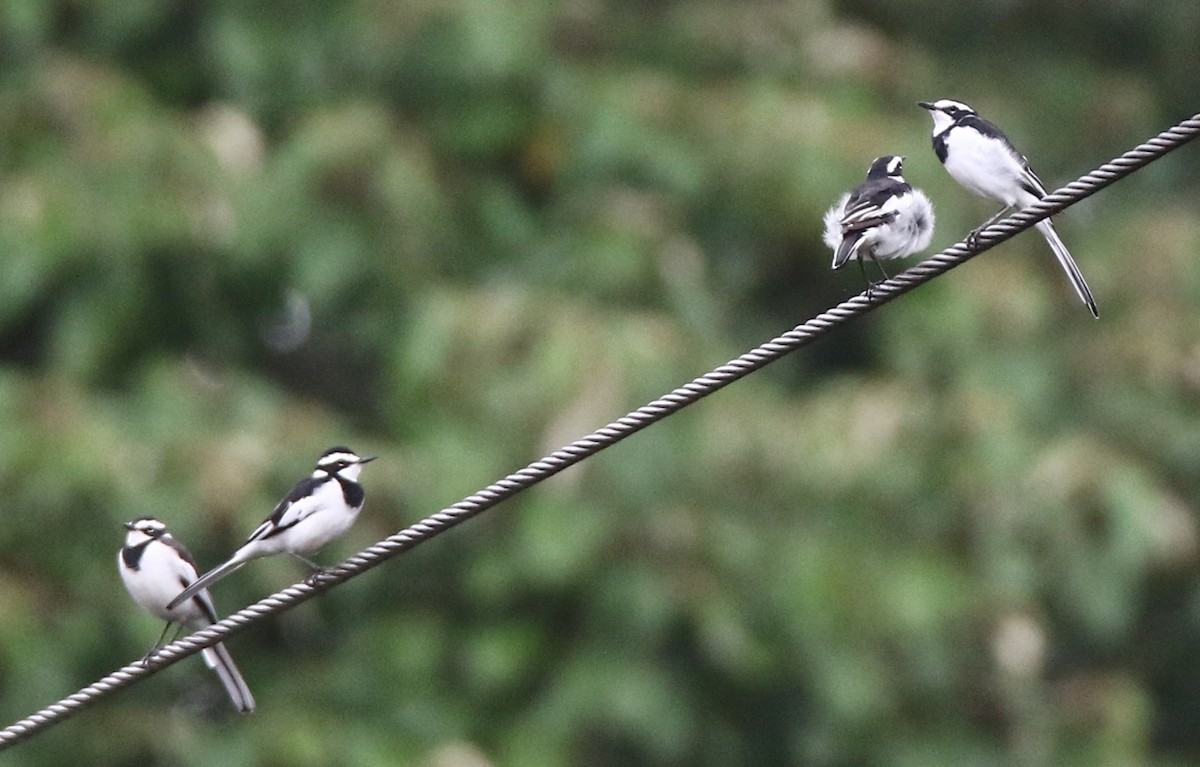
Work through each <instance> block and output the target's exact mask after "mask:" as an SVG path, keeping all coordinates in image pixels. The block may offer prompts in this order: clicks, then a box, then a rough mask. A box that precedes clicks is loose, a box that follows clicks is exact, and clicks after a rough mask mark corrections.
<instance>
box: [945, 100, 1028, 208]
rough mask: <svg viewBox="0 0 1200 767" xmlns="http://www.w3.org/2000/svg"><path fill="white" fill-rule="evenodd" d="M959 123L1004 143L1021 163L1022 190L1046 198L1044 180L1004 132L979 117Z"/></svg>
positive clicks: (969, 116) (962, 120) (968, 117)
mask: <svg viewBox="0 0 1200 767" xmlns="http://www.w3.org/2000/svg"><path fill="white" fill-rule="evenodd" d="M959 123H960V124H961V125H966V126H969V127H971V128H974V129H975V130H977V131H979V132H980V133H982V134H983V135H985V136H990V137H992V138H994V139H997V140H999V141H1000V142H1002V143H1003V144H1004V146H1005V147H1006V148H1007V149H1008V151H1009V152H1011V153H1012V155H1013V157H1015V158H1016V159H1017V162H1019V163H1020V165H1021V175H1020V177H1019V180H1020V183H1021V188H1022V189H1024V190H1025V191H1026V192H1029V193H1030V194H1032V195H1033V196H1035V197H1037V198H1038V199H1039V200H1040V199H1041V198H1043V197H1045V196H1046V185H1045V184H1043V183H1042V180H1041V179H1040V178H1038V177H1037V174H1036V173H1034V172H1033V168H1031V167H1029V158H1028V157H1026V156H1025V155H1023V154H1021V150H1019V149H1017V148H1016V146H1014V145H1013V142H1012V141H1010V140H1009V138H1008V136H1006V135H1004V131H1002V130H1000V129H999V128H997V127H996V126H995V125H993V124H991V123H990V122H988V121H987V120H985V119H983V118H982V117H980V116H979V115H968V116H967V117H963V118H962V119H961V120H960V121H959Z"/></svg>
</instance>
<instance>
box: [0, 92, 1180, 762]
mask: <svg viewBox="0 0 1200 767" xmlns="http://www.w3.org/2000/svg"><path fill="white" fill-rule="evenodd" d="M1197 135H1200V114H1196V115H1193V116H1192V117H1190V118H1188V119H1187V120H1184V121H1183V122H1181V123H1179V124H1178V125H1176V126H1175V127H1173V128H1171V129H1169V130H1166V131H1163V132H1162V133H1160V134H1158V135H1157V136H1155V137H1154V138H1152V139H1150V140H1149V141H1147V142H1145V143H1144V144H1140V145H1138V146H1136V147H1134V148H1133V149H1131V150H1129V151H1128V152H1126V153H1125V154H1123V155H1121V156H1120V157H1117V158H1115V159H1113V160H1112V161H1110V162H1106V163H1104V164H1103V165H1101V166H1100V167H1099V168H1096V169H1095V170H1093V171H1092V172H1091V173H1088V174H1086V175H1084V176H1082V177H1080V178H1079V179H1078V180H1076V181H1073V182H1071V183H1070V184H1067V185H1066V186H1064V187H1062V188H1061V189H1058V190H1056V191H1054V192H1053V193H1051V194H1048V195H1046V197H1044V198H1043V199H1042V200H1041V201H1039V202H1038V203H1036V204H1034V205H1031V206H1029V207H1028V208H1025V209H1024V210H1021V211H1019V212H1017V213H1015V214H1013V215H1012V216H1009V217H1008V218H1006V219H1004V220H1002V221H999V222H997V223H994V224H992V225H990V226H988V227H986V228H984V229H982V230H981V231H980V232H979V233H978V237H977V239H976V246H975V248H974V249H972V248H970V247H968V246H967V244H966V242H965V241H963V242H959V243H957V244H955V245H953V246H951V247H949V248H947V249H946V250H943V251H942V252H941V253H938V254H937V255H936V256H933V257H932V258H930V259H928V260H927V261H924V262H922V263H920V264H918V265H916V266H914V267H912V268H911V269H908V270H906V271H904V272H901V273H900V274H898V275H896V276H895V277H892V278H891V279H889V280H885V281H884V282H881V283H878V284H876V285H875V286H874V287H873V288H872V289H871V290H870V291H864V292H863V293H860V294H859V295H857V296H855V297H853V298H851V299H848V300H846V301H844V302H842V303H841V304H838V305H837V306H835V307H833V308H832V309H829V310H827V311H825V312H822V313H821V314H819V315H817V316H816V317H813V318H812V319H810V320H809V321H808V322H805V323H803V324H801V325H797V326H796V327H794V328H792V329H791V330H789V331H788V332H786V333H784V334H782V335H780V336H778V337H776V338H774V339H772V340H770V341H768V342H766V343H764V344H763V345H762V346H759V347H758V348H756V349H752V350H751V351H748V352H746V353H745V354H743V355H741V356H740V357H738V358H737V359H734V360H731V361H730V362H727V363H725V364H724V365H722V366H720V367H718V368H716V369H715V370H712V371H710V372H708V373H705V374H704V375H702V376H700V377H699V378H696V379H695V380H693V381H691V382H690V383H687V384H684V385H683V386H681V387H679V388H678V389H675V390H674V391H672V392H670V393H669V394H666V395H664V396H662V397H660V398H659V399H656V400H654V401H653V402H650V403H648V404H646V405H643V406H642V407H640V408H638V409H637V410H634V411H633V412H631V413H629V414H627V415H625V416H623V417H621V418H619V419H617V420H616V421H613V422H612V423H610V424H608V425H607V426H604V427H602V428H600V429H597V430H596V431H594V432H592V433H591V434H589V435H587V436H586V437H582V438H580V439H577V440H575V441H574V442H572V443H571V444H569V445H567V446H565V447H563V448H560V449H558V450H556V451H554V452H553V453H551V454H550V455H547V456H546V457H544V458H542V459H540V460H537V461H534V462H533V463H531V464H529V465H528V466H526V467H525V468H523V469H521V470H520V471H517V472H515V473H513V474H509V475H508V476H507V477H505V478H503V479H501V480H499V481H497V482H495V483H494V484H491V485H488V486H487V487H485V488H484V489H482V490H480V491H479V492H477V493H475V494H474V495H471V496H468V497H467V498H464V499H463V500H461V501H459V502H458V503H456V504H454V505H453V506H450V507H448V508H445V509H442V510H441V511H439V512H437V513H436V514H434V515H432V516H430V517H427V518H425V519H423V520H421V521H420V522H417V523H416V524H414V525H412V526H411V527H408V528H406V529H404V530H401V531H400V532H398V533H396V534H395V535H392V536H391V537H389V538H386V539H384V540H382V541H380V542H379V543H377V544H375V545H374V546H371V547H370V548H367V549H365V550H363V551H361V552H359V553H358V554H356V555H354V556H352V557H350V558H349V559H347V560H346V561H344V562H342V563H341V564H340V565H338V566H336V567H334V568H330V569H329V570H327V571H325V573H324V574H323V575H320V576H318V577H317V578H316V579H315V580H314V582H312V583H306V582H301V583H297V584H294V585H292V586H289V587H288V588H286V589H283V590H282V591H280V592H277V593H275V594H272V595H271V596H269V597H265V598H264V599H261V600H259V601H258V602H255V603H254V604H252V605H250V606H249V607H245V608H243V609H241V610H239V611H238V612H236V613H233V614H232V615H230V616H228V617H227V618H225V619H224V620H222V621H220V622H218V623H214V624H213V625H211V626H208V627H207V628H204V629H201V630H200V631H197V632H196V633H194V634H192V635H191V636H188V637H185V638H183V639H180V640H178V641H176V642H173V643H171V644H169V645H167V646H166V647H164V648H162V650H161V651H160V652H159V653H158V654H157V655H156V656H155V657H154V659H153V660H152V661H148V662H146V663H144V664H143V663H142V662H140V661H139V662H135V663H131V664H129V665H127V666H124V667H123V668H120V669H118V670H117V671H114V672H112V673H111V674H109V675H108V676H106V677H104V678H103V679H100V680H98V681H96V682H94V683H92V684H90V685H88V686H87V687H84V688H83V689H81V690H79V691H78V692H76V693H74V694H73V695H69V696H67V697H66V698H63V699H62V700H60V701H58V702H57V703H54V704H52V705H50V706H47V707H46V708H44V709H42V710H41V711H38V712H37V713H34V714H31V715H30V716H29V717H27V718H25V719H22V720H20V721H18V722H14V723H13V724H11V725H9V726H8V727H6V728H4V729H3V730H0V750H4V749H6V748H9V747H11V746H12V745H14V744H16V743H18V742H20V741H22V740H24V739H25V738H28V737H30V736H32V735H33V734H35V733H37V732H38V731H40V730H43V729H45V728H47V727H50V726H51V725H54V724H57V723H58V722H60V721H62V720H63V719H66V718H67V717H69V716H71V715H72V714H74V713H75V712H77V711H79V710H80V709H81V708H83V707H84V706H87V705H90V704H92V703H95V702H96V701H97V700H99V699H100V698H102V697H104V696H106V695H108V694H110V693H112V692H114V691H116V690H119V689H120V688H122V687H125V686H127V685H130V684H133V683H135V682H137V681H139V680H141V679H144V678H145V677H147V676H149V675H151V674H154V673H156V672H158V671H159V670H161V669H163V668H166V667H167V666H170V665H172V664H174V663H176V662H178V661H180V660H182V659H183V658H186V657H187V656H189V655H193V654H195V653H197V652H199V651H200V650H202V649H203V648H205V647H209V646H211V645H213V644H216V643H217V642H220V641H222V640H224V639H226V638H228V637H229V636H231V635H233V634H235V633H237V632H239V631H241V630H242V629H244V628H245V627H246V626H248V625H249V624H251V623H254V622H255V621H258V620H261V619H263V618H266V617H268V616H271V615H274V614H276V613H280V612H283V611H285V610H289V609H291V608H293V607H295V606H296V605H298V604H300V603H302V602H306V601H308V600H309V599H312V598H313V597H315V596H317V595H318V594H321V593H323V592H325V591H327V590H328V589H331V588H333V587H334V586H336V585H338V584H340V583H342V582H344V581H347V580H349V579H350V578H353V577H355V576H357V575H359V574H361V573H363V572H365V571H367V570H369V569H371V568H372V567H375V566H376V565H379V564H380V563H382V562H384V561H386V560H388V559H391V558H392V557H395V556H397V555H399V554H402V553H404V552H405V551H408V550H409V549H411V548H413V547H415V546H417V545H418V544H420V543H423V542H425V541H427V540H429V539H430V538H433V537H434V536H436V535H439V534H440V533H443V532H445V531H446V530H449V529H450V528H452V527H454V526H456V525H458V524H460V523H462V522H465V521H466V520H468V519H471V518H472V517H474V516H475V515H476V514H479V513H481V512H483V511H486V510H487V509H489V508H491V507H493V506H495V505H496V504H498V503H500V502H501V501H503V500H505V499H507V498H510V497H512V496H514V495H516V494H517V493H520V492H522V491H524V490H527V489H529V488H530V487H533V486H534V485H536V484H538V483H539V482H542V481H543V480H546V479H549V478H550V477H552V476H554V475H555V474H557V473H559V472H560V471H562V470H563V469H566V468H567V467H569V466H573V465H575V464H577V463H579V462H580V461H583V460H584V459H586V458H590V457H591V456H593V455H595V454H596V453H599V452H600V451H601V450H604V449H605V448H608V447H612V446H613V445H615V444H617V443H618V442H620V441H621V440H623V439H625V438H626V437H628V436H630V435H632V434H635V433H637V432H639V431H641V430H642V429H645V428H646V427H647V426H650V425H651V424H653V423H656V422H657V421H660V420H662V419H663V418H666V417H667V416H669V415H672V414H674V413H676V412H678V411H680V410H682V409H683V408H685V407H687V406H688V405H691V404H693V403H694V402H697V401H698V400H700V399H702V398H704V397H706V396H708V395H709V394H712V393H713V392H716V391H718V390H720V389H722V388H724V387H726V386H728V385H729V384H731V383H733V382H734V381H736V380H738V379H740V378H742V377H744V376H747V375H749V374H750V373H753V372H754V371H756V370H759V369H760V368H763V367H765V366H767V365H769V364H770V363H772V362H775V361H776V360H778V359H780V358H781V357H783V356H785V355H787V354H789V353H791V352H793V351H795V350H797V349H799V348H801V347H803V346H807V345H808V344H810V343H812V342H813V341H815V340H816V339H818V338H820V337H821V336H823V335H824V334H825V333H827V332H829V331H830V330H833V329H834V328H837V327H838V326H840V325H843V324H845V323H847V322H849V321H851V320H853V319H855V318H857V317H859V316H860V315H862V314H865V313H867V312H869V311H872V310H874V309H875V308H877V307H878V306H881V305H882V304H885V303H887V302H888V301H891V300H893V299H894V298H896V297H897V296H900V295H903V294H904V293H907V292H908V291H910V290H912V289H913V288H915V287H917V286H918V285H920V284H922V283H925V282H928V281H929V280H931V279H933V278H934V277H937V276H938V275H940V274H942V273H944V272H947V271H949V270H950V269H953V268H954V267H956V266H958V265H959V264H962V263H964V262H966V261H968V260H969V259H971V258H973V257H975V256H976V255H978V254H979V253H982V252H983V251H985V250H988V249H989V248H992V247H994V246H996V245H998V244H1000V243H1001V242H1004V241H1005V240H1007V239H1009V238H1011V237H1013V236H1015V235H1017V234H1019V233H1021V232H1023V231H1024V230H1026V229H1028V228H1030V227H1031V226H1033V225H1034V224H1035V223H1037V222H1038V221H1040V220H1042V219H1043V218H1047V217H1048V216H1051V215H1053V214H1055V213H1058V212H1059V211H1062V210H1064V209H1066V208H1068V207H1070V206H1072V205H1074V204H1075V203H1077V202H1079V201H1080V200H1082V199H1084V198H1086V197H1090V196H1091V195H1093V194H1095V193H1096V192H1098V191H1100V190H1101V189H1103V188H1104V187H1106V186H1108V185H1110V184H1113V183H1115V182H1117V181H1119V180H1121V179H1122V178H1124V177H1126V176H1128V175H1129V174H1131V173H1133V172H1134V171H1136V170H1138V169H1140V168H1143V167H1145V166H1146V165H1148V164H1149V163H1151V162H1153V161H1155V160H1157V159H1159V158H1160V157H1162V156H1163V155H1165V154H1167V153H1168V152H1171V151H1172V150H1175V149H1178V148H1179V147H1181V146H1183V145H1184V144H1186V143H1187V142H1189V141H1191V140H1192V139H1194V138H1196V137H1197ZM868 293H869V295H868Z"/></svg>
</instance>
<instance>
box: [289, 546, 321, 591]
mask: <svg viewBox="0 0 1200 767" xmlns="http://www.w3.org/2000/svg"><path fill="white" fill-rule="evenodd" d="M288 554H290V555H291V556H292V558H293V559H295V560H297V561H298V562H303V563H304V565H305V566H306V567H307V568H308V575H306V576H304V582H305V583H307V584H308V585H309V586H312V585H314V584H315V583H316V581H317V578H319V577H320V576H321V575H324V574H325V573H326V572H327V571H328V570H329V568H327V567H321V566H320V565H318V564H317V563H316V562H314V561H312V560H311V559H308V558H306V557H302V556H300V555H299V554H297V553H296V552H294V551H289V552H288Z"/></svg>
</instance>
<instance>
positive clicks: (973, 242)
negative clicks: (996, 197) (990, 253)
mask: <svg viewBox="0 0 1200 767" xmlns="http://www.w3.org/2000/svg"><path fill="white" fill-rule="evenodd" d="M1010 210H1012V206H1011V205H1005V206H1004V207H1003V208H1001V209H1000V212H999V213H997V214H996V215H994V216H992V217H991V218H989V219H988V220H987V221H984V222H983V223H982V224H980V225H979V226H977V227H975V228H974V229H972V230H971V233H970V234H968V235H967V247H968V248H970V249H971V250H975V248H977V247H978V246H979V233H980V232H982V231H983V230H984V229H987V228H988V227H989V226H991V225H992V224H994V223H996V222H997V221H999V220H1000V219H1002V218H1004V217H1005V216H1007V215H1008V212H1009V211H1010Z"/></svg>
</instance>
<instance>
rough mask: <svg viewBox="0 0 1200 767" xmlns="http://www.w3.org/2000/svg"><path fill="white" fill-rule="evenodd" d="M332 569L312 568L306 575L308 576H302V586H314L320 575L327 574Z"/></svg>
mask: <svg viewBox="0 0 1200 767" xmlns="http://www.w3.org/2000/svg"><path fill="white" fill-rule="evenodd" d="M332 569H333V568H331V567H315V568H313V569H312V570H311V571H310V572H309V573H308V575H306V576H304V585H306V586H316V585H317V580H318V579H320V577H321V576H322V575H325V574H327V573H329V572H330V571H331V570H332Z"/></svg>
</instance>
